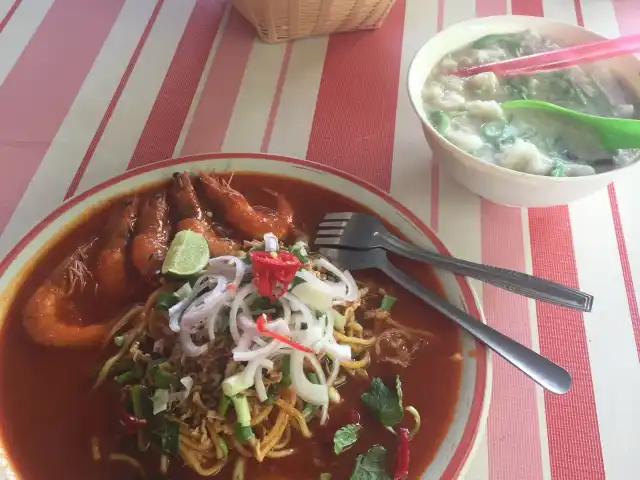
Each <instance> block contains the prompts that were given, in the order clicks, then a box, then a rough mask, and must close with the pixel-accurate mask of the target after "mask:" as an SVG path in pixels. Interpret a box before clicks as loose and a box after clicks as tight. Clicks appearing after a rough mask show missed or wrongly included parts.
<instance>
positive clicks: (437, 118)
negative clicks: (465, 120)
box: [429, 110, 451, 133]
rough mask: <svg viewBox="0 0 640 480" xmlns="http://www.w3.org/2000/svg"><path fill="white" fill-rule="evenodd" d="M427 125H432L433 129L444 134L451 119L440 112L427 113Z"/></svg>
mask: <svg viewBox="0 0 640 480" xmlns="http://www.w3.org/2000/svg"><path fill="white" fill-rule="evenodd" d="M429 123H431V125H433V128H435V129H436V131H438V132H439V133H444V132H446V131H447V129H448V128H449V125H450V124H451V118H449V115H447V114H446V113H444V112H443V111H442V110H434V111H432V112H429Z"/></svg>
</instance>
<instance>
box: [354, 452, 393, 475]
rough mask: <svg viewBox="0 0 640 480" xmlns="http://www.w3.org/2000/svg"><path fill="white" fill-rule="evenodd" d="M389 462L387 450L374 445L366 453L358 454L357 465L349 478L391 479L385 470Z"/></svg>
mask: <svg viewBox="0 0 640 480" xmlns="http://www.w3.org/2000/svg"><path fill="white" fill-rule="evenodd" d="M386 462H387V450H386V449H385V448H384V447H382V446H380V445H374V446H373V447H371V448H370V449H369V451H368V452H367V453H366V454H364V455H358V458H356V466H355V467H354V469H353V473H352V474H351V476H350V477H349V480H391V477H390V476H389V475H388V474H387V472H386V471H385V466H386Z"/></svg>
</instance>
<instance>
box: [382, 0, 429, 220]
mask: <svg viewBox="0 0 640 480" xmlns="http://www.w3.org/2000/svg"><path fill="white" fill-rule="evenodd" d="M405 8H406V10H405V16H404V32H405V33H404V36H403V38H402V56H401V59H400V85H399V87H398V106H397V111H396V128H395V138H394V145H393V164H392V170H391V194H392V195H393V196H394V197H395V198H397V199H398V200H400V202H402V203H403V204H404V205H406V206H407V207H409V208H410V209H411V210H412V211H413V213H415V214H416V215H418V217H419V218H420V219H421V220H422V221H423V222H424V223H426V224H427V225H428V224H429V220H430V218H429V216H430V211H431V196H430V195H425V185H430V184H431V180H430V176H429V171H430V168H429V166H430V164H431V158H432V155H431V150H430V149H429V145H428V144H427V141H426V140H425V138H424V135H423V133H422V125H421V123H420V119H419V118H418V116H417V115H416V114H415V112H414V110H413V107H412V106H411V101H410V100H409V95H408V94H407V74H408V70H409V63H410V62H411V60H412V58H413V56H414V55H415V53H416V52H417V51H418V50H419V49H420V47H422V45H424V44H425V43H426V42H427V41H428V40H429V38H430V37H432V36H433V35H434V34H435V33H436V30H437V25H436V21H437V17H438V2H437V1H429V2H425V1H424V0H407V2H406V7H405Z"/></svg>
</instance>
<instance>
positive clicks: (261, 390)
mask: <svg viewBox="0 0 640 480" xmlns="http://www.w3.org/2000/svg"><path fill="white" fill-rule="evenodd" d="M253 384H254V386H255V387H256V394H257V395H258V400H260V401H261V402H266V401H267V398H268V396H267V389H266V387H265V386H264V379H263V378H262V367H258V368H257V369H256V374H255V376H254V383H253Z"/></svg>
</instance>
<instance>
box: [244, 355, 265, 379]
mask: <svg viewBox="0 0 640 480" xmlns="http://www.w3.org/2000/svg"><path fill="white" fill-rule="evenodd" d="M262 368H266V369H267V370H272V369H273V362H272V361H271V360H269V359H268V358H258V359H256V360H253V361H251V362H249V363H247V366H246V367H245V368H244V370H243V371H242V372H240V375H242V377H243V378H244V379H245V381H247V382H249V381H251V382H253V381H254V380H255V376H256V372H258V371H260V370H261V369H262Z"/></svg>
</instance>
